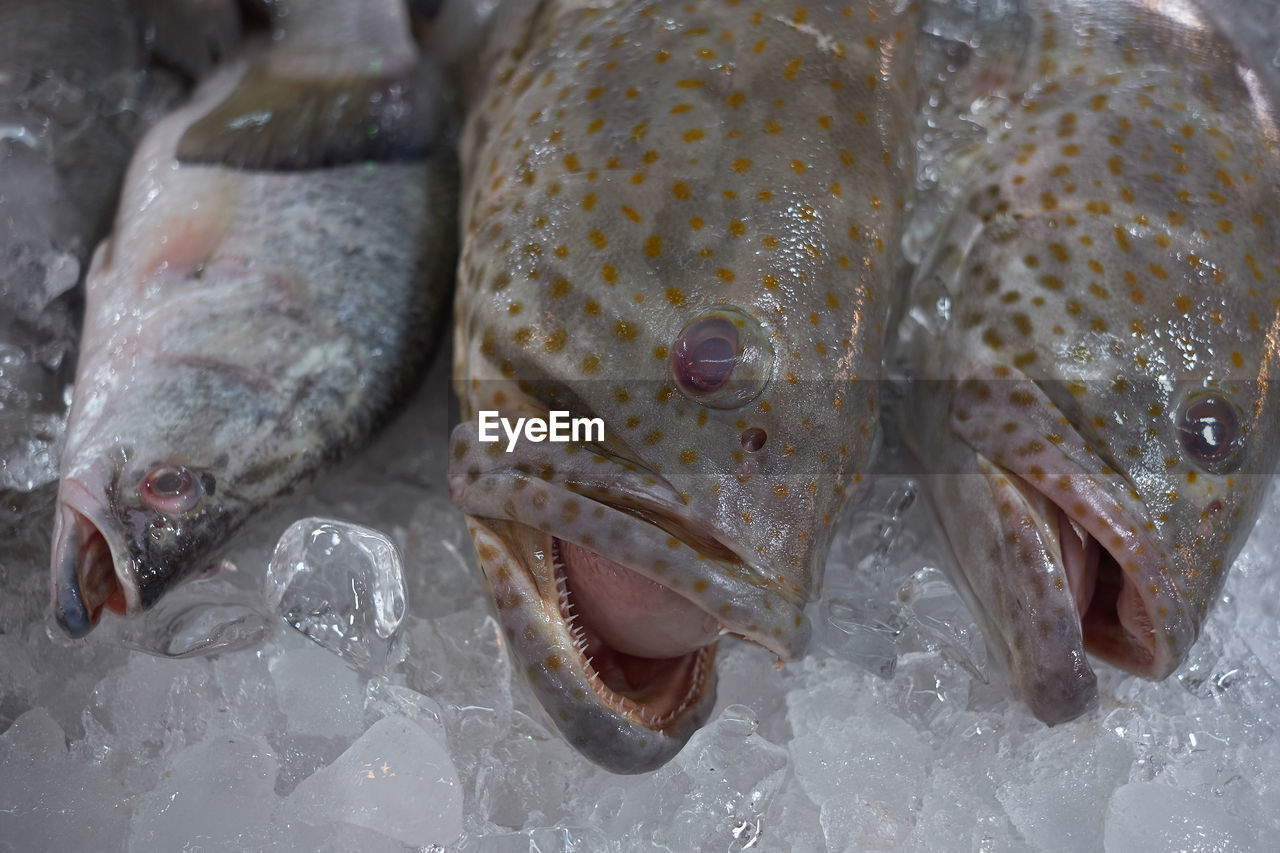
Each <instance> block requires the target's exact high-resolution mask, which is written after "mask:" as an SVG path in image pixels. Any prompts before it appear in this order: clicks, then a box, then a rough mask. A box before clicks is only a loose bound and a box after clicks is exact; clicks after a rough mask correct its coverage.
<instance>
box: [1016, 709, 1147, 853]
mask: <svg viewBox="0 0 1280 853" xmlns="http://www.w3.org/2000/svg"><path fill="white" fill-rule="evenodd" d="M1133 757H1134V756H1133V751H1132V748H1131V746H1130V745H1129V744H1128V743H1127V742H1125V741H1123V740H1121V739H1119V738H1107V737H1098V730H1097V727H1096V726H1095V725H1094V724H1093V723H1092V721H1090V720H1089V719H1088V718H1083V719H1079V720H1074V721H1072V722H1070V723H1065V724H1063V725H1060V726H1055V727H1054V728H1052V729H1049V730H1046V731H1043V732H1041V733H1040V734H1039V735H1038V736H1036V737H1034V738H1032V739H1030V740H1029V741H1028V742H1027V743H1026V744H1025V748H1024V749H1020V750H1018V752H1017V758H1018V760H1017V761H1016V762H1014V763H1013V764H1012V766H1011V767H1010V768H1009V769H1008V770H1006V771H1005V772H1004V774H1003V775H1004V779H1003V781H1002V782H1001V783H1000V785H999V787H998V788H997V789H996V798H997V799H999V800H1000V802H1001V803H1002V804H1003V805H1004V808H1005V812H1006V813H1007V814H1008V815H1009V820H1010V821H1011V822H1012V823H1013V825H1014V826H1015V827H1017V829H1018V831H1019V832H1020V833H1022V837H1023V838H1025V839H1026V840H1027V841H1029V842H1030V843H1031V844H1032V845H1033V846H1035V847H1037V848H1039V849H1042V850H1061V849H1067V850H1097V849H1098V848H1099V847H1100V846H1102V820H1101V815H1102V813H1103V810H1104V808H1105V803H1106V801H1107V799H1108V798H1109V797H1110V796H1111V792H1112V791H1114V790H1115V789H1116V787H1117V786H1119V785H1122V784H1124V783H1125V782H1127V781H1128V779H1129V772H1130V768H1131V767H1132V765H1133Z"/></svg>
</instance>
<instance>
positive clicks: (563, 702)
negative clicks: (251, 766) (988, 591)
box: [449, 424, 808, 773]
mask: <svg viewBox="0 0 1280 853" xmlns="http://www.w3.org/2000/svg"><path fill="white" fill-rule="evenodd" d="M473 428H474V425H469V424H463V425H461V426H459V427H458V428H457V429H456V430H455V433H454V438H453V443H454V453H453V454H452V455H453V459H452V465H451V468H450V477H449V479H450V488H451V491H452V492H453V497H454V501H455V503H457V504H458V506H459V507H460V508H461V509H462V510H463V511H464V512H465V513H466V515H467V523H468V528H469V529H470V531H471V536H472V539H473V541H474V543H475V547H476V553H477V555H478V557H479V562H480V566H481V569H482V571H483V573H484V576H485V578H486V581H487V583H488V585H489V587H490V591H491V593H492V596H493V600H494V603H495V605H496V608H497V612H498V618H499V621H500V622H501V624H502V626H503V629H504V631H505V633H506V635H507V637H508V639H509V641H510V643H511V650H512V654H513V656H514V657H515V659H516V660H517V661H518V663H519V664H520V666H521V667H522V669H523V671H524V673H525V676H526V678H527V680H528V681H529V683H530V685H531V687H532V689H533V691H534V693H535V694H536V695H537V697H538V699H539V701H540V703H541V705H542V706H543V708H544V709H545V710H546V711H547V713H548V716H549V717H550V719H551V721H552V722H553V723H554V724H555V725H556V727H557V728H559V729H560V731H561V732H562V733H563V734H564V736H565V738H566V739H567V740H568V741H569V742H570V743H571V744H572V745H573V746H575V747H576V748H577V749H578V750H579V751H581V752H582V753H583V754H584V755H586V756H587V757H588V758H590V759H592V760H593V761H595V762H597V763H599V764H601V765H603V766H605V767H607V768H609V769H611V770H613V771H615V772H623V773H635V772H643V771H645V770H649V769H652V768H654V767H657V766H659V765H661V764H662V763H663V762H665V761H667V760H668V759H669V758H670V757H671V756H672V755H674V754H675V753H676V752H677V751H679V749H680V747H681V746H683V744H684V743H685V741H687V740H688V738H689V736H690V735H692V733H693V732H694V731H696V730H697V728H698V727H699V726H700V725H702V723H703V722H705V720H706V717H707V715H708V714H709V713H710V710H711V706H712V704H713V703H714V695H715V690H714V683H715V669H714V660H715V648H716V641H717V639H718V637H719V636H721V635H722V634H726V633H728V634H734V635H737V636H740V637H743V638H745V639H748V640H751V641H753V642H756V643H759V644H761V645H764V646H765V647H766V648H769V649H770V650H771V651H774V652H775V653H777V654H778V655H779V656H780V657H782V658H786V659H791V658H793V657H795V656H797V655H798V653H799V651H800V649H802V648H803V645H804V644H805V643H806V642H807V639H808V623H807V622H805V621H804V618H803V615H802V609H801V605H800V604H799V603H797V602H794V601H791V600H790V599H789V598H788V596H787V594H786V592H785V590H783V589H782V588H781V587H780V586H779V585H778V584H777V583H776V582H774V581H772V580H770V579H767V578H766V577H765V575H764V574H763V573H761V572H759V571H758V570H757V569H755V568H754V567H752V566H751V565H749V564H748V563H747V562H746V561H745V560H743V559H742V558H741V557H740V556H738V555H737V554H736V553H735V552H734V551H733V549H732V547H731V545H730V544H729V543H728V542H726V541H725V539H724V537H722V536H721V535H719V534H717V532H716V531H714V530H712V529H711V528H709V527H708V526H706V525H702V524H698V523H697V522H696V521H695V520H691V519H690V518H688V517H686V516H684V515H681V514H680V513H679V512H678V510H677V509H676V508H675V507H676V506H678V504H677V503H676V502H677V501H678V496H676V497H675V498H674V499H672V498H668V497H666V495H665V491H666V490H667V489H670V486H669V485H665V484H664V483H663V482H662V481H661V480H660V478H656V477H653V476H650V475H649V474H647V473H644V472H640V471H630V470H626V469H627V468H629V467H630V466H627V465H624V464H620V463H619V462H617V461H616V460H612V459H608V458H606V457H604V456H600V455H596V456H594V457H592V456H591V455H590V454H588V453H585V452H579V453H572V454H569V457H570V461H568V462H566V458H565V457H564V456H559V457H558V461H559V463H560V467H558V468H552V467H551V466H550V464H549V463H544V462H543V461H542V460H540V459H539V458H538V457H537V456H536V454H538V453H540V452H541V453H545V454H546V458H547V459H550V458H553V457H554V456H555V455H556V454H555V451H551V450H546V449H543V450H541V451H540V450H538V449H537V448H533V447H530V446H528V445H526V450H527V451H528V452H527V453H525V454H524V457H525V458H524V459H522V460H521V461H518V462H514V463H513V462H511V461H509V460H511V459H512V457H508V456H506V454H503V453H501V452H500V451H499V453H492V452H488V451H486V450H485V449H483V448H484V446H483V445H479V444H477V443H474V442H472V441H471V440H470V438H471V437H472V436H471V435H470V433H469V429H473Z"/></svg>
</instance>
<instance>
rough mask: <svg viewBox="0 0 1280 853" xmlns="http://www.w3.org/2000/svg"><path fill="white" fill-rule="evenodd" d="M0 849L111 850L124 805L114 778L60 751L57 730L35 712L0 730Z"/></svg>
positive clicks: (124, 828)
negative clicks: (5, 729)
mask: <svg viewBox="0 0 1280 853" xmlns="http://www.w3.org/2000/svg"><path fill="white" fill-rule="evenodd" d="M0 767H3V768H4V771H3V772H0V850H6V851H8V850H13V851H26V850H58V851H69V853H74V851H101V850H119V849H121V848H122V847H123V846H124V839H125V835H126V833H127V832H128V829H129V809H128V807H126V806H125V805H124V803H123V802H122V800H123V799H124V797H125V795H126V791H124V790H123V786H122V785H121V784H120V782H119V780H117V779H113V778H112V777H111V775H110V774H109V772H108V770H107V769H106V768H104V767H102V766H99V765H96V764H92V763H88V762H84V761H78V760H75V758H74V757H72V756H69V755H68V753H67V741H66V737H65V736H64V734H63V732H62V729H61V728H60V727H59V726H58V724H57V723H56V722H55V721H54V720H53V718H52V717H50V716H49V714H48V713H47V712H46V711H45V710H44V709H43V708H35V709H33V710H30V711H27V712H26V713H25V714H23V715H21V716H20V717H18V719H17V720H16V721H15V722H14V724H13V725H12V726H11V727H10V728H9V730H8V731H6V732H5V733H4V734H3V735H0Z"/></svg>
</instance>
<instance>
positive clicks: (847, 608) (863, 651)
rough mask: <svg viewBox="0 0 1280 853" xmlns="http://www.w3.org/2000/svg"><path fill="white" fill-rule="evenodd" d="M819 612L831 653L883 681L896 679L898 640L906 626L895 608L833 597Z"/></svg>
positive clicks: (878, 601)
mask: <svg viewBox="0 0 1280 853" xmlns="http://www.w3.org/2000/svg"><path fill="white" fill-rule="evenodd" d="M819 609H820V612H821V613H822V621H823V628H824V634H825V636H826V638H827V645H828V646H830V647H831V649H832V651H834V652H836V653H837V654H839V655H841V656H842V657H846V658H848V659H849V660H851V661H854V662H855V663H857V664H858V665H859V666H861V667H863V668H865V669H866V670H867V671H868V672H871V673H874V674H875V675H878V676H880V677H881V678H892V677H893V672H894V670H895V669H896V668H897V666H898V640H899V638H900V637H901V636H902V631H903V628H905V627H906V626H905V623H904V622H903V621H902V618H901V617H900V616H899V615H898V613H897V611H896V609H895V608H894V607H893V606H892V605H889V604H886V603H885V602H883V601H880V600H878V599H874V598H863V599H845V598H836V597H834V596H831V597H828V598H826V599H824V600H823V602H822V604H821V606H820V608H819ZM832 629H834V630H832Z"/></svg>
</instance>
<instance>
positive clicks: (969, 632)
mask: <svg viewBox="0 0 1280 853" xmlns="http://www.w3.org/2000/svg"><path fill="white" fill-rule="evenodd" d="M898 601H899V602H901V604H902V614H903V615H904V616H905V617H906V620H907V621H908V622H909V623H910V624H911V626H912V627H913V628H914V629H915V631H916V634H917V635H918V637H919V638H920V641H921V643H922V645H923V646H924V647H925V648H926V649H929V650H934V649H937V650H939V651H941V652H942V654H944V655H945V656H946V657H947V658H949V659H950V660H952V661H954V662H955V663H958V664H959V665H960V666H962V667H964V669H965V670H966V671H967V672H968V673H969V674H970V675H972V676H973V677H974V678H976V679H978V680H979V681H982V682H986V681H988V680H989V679H988V677H987V673H986V669H987V647H986V644H985V642H984V640H983V637H982V632H981V631H980V630H979V629H978V626H977V624H975V622H974V620H973V617H972V616H971V615H970V613H969V609H968V608H967V607H966V606H965V604H964V602H963V601H962V600H961V599H960V596H959V594H958V593H957V592H956V590H955V587H953V586H952V585H951V583H950V581H948V580H947V579H946V577H945V576H944V575H943V573H942V571H941V570H940V569H936V568H933V567H932V566H925V567H924V568H922V569H920V570H918V571H917V572H916V573H915V574H913V575H912V576H911V577H910V578H909V579H908V580H907V582H906V583H904V584H903V585H902V586H901V587H900V588H899V590H898Z"/></svg>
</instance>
